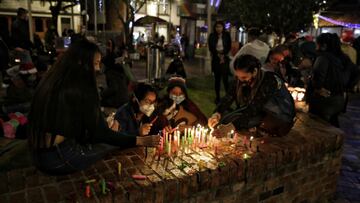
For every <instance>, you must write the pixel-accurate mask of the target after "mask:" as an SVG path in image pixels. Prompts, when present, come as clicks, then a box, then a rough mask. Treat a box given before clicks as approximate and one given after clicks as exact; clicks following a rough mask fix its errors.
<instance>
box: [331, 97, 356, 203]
mask: <svg viewBox="0 0 360 203" xmlns="http://www.w3.org/2000/svg"><path fill="white" fill-rule="evenodd" d="M340 126H341V129H342V130H343V131H344V132H345V134H346V135H345V140H344V149H343V150H344V151H343V158H342V166H341V172H340V178H339V180H338V185H337V194H336V195H337V201H336V202H351V203H355V202H356V203H359V202H360V95H359V94H356V95H350V102H349V104H348V107H347V112H346V114H344V115H343V116H341V119H340Z"/></svg>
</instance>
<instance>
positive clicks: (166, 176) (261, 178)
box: [0, 113, 343, 203]
mask: <svg viewBox="0 0 360 203" xmlns="http://www.w3.org/2000/svg"><path fill="white" fill-rule="evenodd" d="M222 144H223V147H221V148H219V149H218V150H216V151H217V152H216V153H215V151H214V150H212V149H204V150H196V151H193V150H192V151H190V152H189V153H187V154H180V155H179V156H178V157H173V158H172V159H168V158H165V157H161V158H160V160H158V158H157V157H156V156H153V153H152V152H149V153H148V156H147V157H146V158H145V153H144V149H143V148H135V149H129V150H125V151H119V152H116V153H113V154H111V155H109V156H108V157H107V158H106V159H104V160H102V161H100V162H98V163H97V164H95V165H94V166H93V167H92V168H90V169H88V170H86V171H82V172H79V173H76V174H72V175H68V176H61V177H51V176H47V175H44V174H41V173H40V172H38V171H37V170H36V169H35V168H26V169H21V170H14V171H10V172H8V173H7V174H0V180H1V181H0V202H16V203H17V202H24V203H25V202H29V203H30V202H31V203H35V202H49V203H50V202H51V203H52V202H136V203H138V202H224V203H228V202H246V203H248V202H326V201H328V200H331V199H332V198H333V195H334V193H335V188H336V182H337V177H338V174H339V170H340V164H341V151H342V144H343V136H342V132H341V131H340V130H338V129H336V128H333V127H330V126H328V125H327V124H324V123H322V122H320V121H318V120H317V119H314V118H311V117H310V116H309V115H307V114H304V113H299V114H298V120H297V122H296V124H295V126H294V129H293V130H292V131H291V133H290V134H289V135H288V136H286V137H283V138H271V137H265V138H258V139H255V140H254V141H253V142H252V147H251V149H249V148H247V149H246V148H244V146H243V145H242V141H240V144H238V145H234V144H233V143H230V142H229V141H228V140H224V141H223V142H222ZM257 149H258V150H257ZM244 153H247V154H248V155H249V156H250V158H248V159H244V156H243V154H244ZM199 160H204V161H200V162H199ZM118 162H120V163H121V165H122V170H121V175H119V174H118ZM134 174H137V175H144V176H146V179H145V180H135V179H133V178H132V175H134ZM92 179H95V180H96V182H94V183H91V184H92V186H93V187H92V190H91V191H90V192H89V194H87V195H89V196H90V197H86V194H85V193H86V192H85V191H86V188H85V184H84V182H85V181H86V180H92ZM102 180H104V181H105V182H110V183H109V184H110V185H108V186H109V189H111V191H105V192H106V194H103V191H102V188H101V187H100V186H99V185H101V184H99V183H101V181H102Z"/></svg>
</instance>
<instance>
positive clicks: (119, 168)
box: [118, 162, 121, 176]
mask: <svg viewBox="0 0 360 203" xmlns="http://www.w3.org/2000/svg"><path fill="white" fill-rule="evenodd" d="M118 174H119V176H120V175H121V163H120V162H118Z"/></svg>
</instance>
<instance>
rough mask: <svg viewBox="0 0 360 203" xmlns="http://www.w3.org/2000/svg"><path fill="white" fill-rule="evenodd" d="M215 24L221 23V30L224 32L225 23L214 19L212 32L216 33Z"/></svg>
mask: <svg viewBox="0 0 360 203" xmlns="http://www.w3.org/2000/svg"><path fill="white" fill-rule="evenodd" d="M217 25H221V26H222V27H223V32H225V24H224V22H223V21H216V22H215V25H214V27H213V32H214V33H216V26H217Z"/></svg>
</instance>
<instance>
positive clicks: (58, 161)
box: [33, 139, 118, 175]
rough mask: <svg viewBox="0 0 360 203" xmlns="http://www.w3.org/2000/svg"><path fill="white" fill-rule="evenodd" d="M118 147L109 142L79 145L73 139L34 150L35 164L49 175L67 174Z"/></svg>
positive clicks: (86, 165) (87, 165)
mask: <svg viewBox="0 0 360 203" xmlns="http://www.w3.org/2000/svg"><path fill="white" fill-rule="evenodd" d="M115 149H118V147H115V146H111V145H107V144H94V145H79V144H77V143H75V141H73V140H70V139H68V140H65V141H64V142H62V143H60V144H59V145H56V146H54V147H51V148H49V149H44V150H39V151H36V152H34V154H33V155H34V156H33V159H34V164H35V166H36V167H37V168H38V169H39V170H40V171H42V172H44V173H47V174H49V175H66V174H70V173H74V172H76V171H80V170H84V169H86V168H88V167H89V166H91V165H92V164H94V163H95V162H97V161H99V160H101V159H102V158H103V157H104V156H105V155H106V154H107V153H108V152H110V151H112V150H115Z"/></svg>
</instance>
